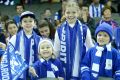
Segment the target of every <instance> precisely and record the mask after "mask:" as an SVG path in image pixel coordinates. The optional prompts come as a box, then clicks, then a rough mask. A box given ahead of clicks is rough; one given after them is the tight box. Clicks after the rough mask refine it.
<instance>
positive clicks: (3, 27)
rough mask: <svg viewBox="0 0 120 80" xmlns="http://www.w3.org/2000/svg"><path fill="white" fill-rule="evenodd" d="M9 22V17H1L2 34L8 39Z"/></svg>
mask: <svg viewBox="0 0 120 80" xmlns="http://www.w3.org/2000/svg"><path fill="white" fill-rule="evenodd" d="M8 21H9V16H8V15H2V17H1V32H2V33H3V34H4V35H5V37H8V34H7V32H6V29H5V25H6V23H7V22H8Z"/></svg>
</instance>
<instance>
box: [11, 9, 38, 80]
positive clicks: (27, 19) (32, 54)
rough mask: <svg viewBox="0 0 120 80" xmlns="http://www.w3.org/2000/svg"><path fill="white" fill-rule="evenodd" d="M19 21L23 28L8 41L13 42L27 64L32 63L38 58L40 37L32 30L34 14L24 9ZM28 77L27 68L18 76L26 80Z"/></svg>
mask: <svg viewBox="0 0 120 80" xmlns="http://www.w3.org/2000/svg"><path fill="white" fill-rule="evenodd" d="M20 23H21V26H22V28H23V29H21V31H19V32H18V33H17V34H16V35H14V36H12V38H11V39H10V41H9V42H10V43H11V44H13V46H14V47H15V49H16V51H18V52H19V54H21V56H22V57H23V58H24V59H25V61H26V63H27V64H28V65H32V63H34V62H35V61H37V60H38V58H37V55H38V52H37V51H38V50H37V49H38V43H39V40H40V37H39V36H38V35H37V34H36V33H35V32H34V31H33V27H34V25H35V15H34V13H33V12H30V11H25V12H23V13H22V14H21V16H20ZM26 77H27V78H29V74H28V70H26V72H25V73H24V74H23V75H22V76H21V77H20V78H21V79H24V80H26Z"/></svg>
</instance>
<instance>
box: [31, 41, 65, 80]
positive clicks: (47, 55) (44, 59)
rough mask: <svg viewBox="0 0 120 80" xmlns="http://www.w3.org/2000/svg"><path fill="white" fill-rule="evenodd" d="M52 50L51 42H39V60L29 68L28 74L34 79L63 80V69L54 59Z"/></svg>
mask: <svg viewBox="0 0 120 80" xmlns="http://www.w3.org/2000/svg"><path fill="white" fill-rule="evenodd" d="M53 50H54V49H53V44H52V41H51V40H49V39H43V40H42V41H40V43H39V47H38V52H39V54H38V57H39V60H38V61H36V62H35V64H34V65H33V66H32V67H30V68H29V71H30V73H32V75H33V76H34V77H36V79H42V78H52V79H51V80H53V79H54V78H58V80H64V71H63V67H62V65H61V63H60V61H59V60H58V59H56V58H55V55H54V53H53ZM33 80H35V79H33ZM45 80H46V79H45Z"/></svg>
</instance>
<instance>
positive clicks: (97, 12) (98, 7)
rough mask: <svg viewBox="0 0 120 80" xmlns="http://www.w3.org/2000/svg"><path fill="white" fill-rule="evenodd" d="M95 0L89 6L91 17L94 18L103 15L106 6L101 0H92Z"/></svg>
mask: <svg viewBox="0 0 120 80" xmlns="http://www.w3.org/2000/svg"><path fill="white" fill-rule="evenodd" d="M92 1H93V2H92V3H91V5H90V6H89V14H90V17H92V18H94V17H102V14H101V12H102V9H103V7H104V5H102V4H100V2H99V1H100V0H92Z"/></svg>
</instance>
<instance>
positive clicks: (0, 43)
mask: <svg viewBox="0 0 120 80" xmlns="http://www.w3.org/2000/svg"><path fill="white" fill-rule="evenodd" d="M0 48H2V49H3V50H5V49H6V44H4V43H2V42H0Z"/></svg>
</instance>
